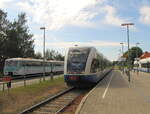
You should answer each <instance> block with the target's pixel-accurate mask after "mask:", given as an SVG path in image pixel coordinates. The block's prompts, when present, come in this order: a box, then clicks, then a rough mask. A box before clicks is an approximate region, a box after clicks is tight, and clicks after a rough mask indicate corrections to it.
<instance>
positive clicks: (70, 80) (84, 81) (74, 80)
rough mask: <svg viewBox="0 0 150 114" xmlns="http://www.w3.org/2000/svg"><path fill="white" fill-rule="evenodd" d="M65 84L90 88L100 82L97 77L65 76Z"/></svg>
mask: <svg viewBox="0 0 150 114" xmlns="http://www.w3.org/2000/svg"><path fill="white" fill-rule="evenodd" d="M64 79H65V82H66V83H67V84H68V85H71V86H88V85H91V84H95V83H97V82H98V81H99V79H100V77H99V76H97V75H64Z"/></svg>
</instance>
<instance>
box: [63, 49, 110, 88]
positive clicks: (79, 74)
mask: <svg viewBox="0 0 150 114" xmlns="http://www.w3.org/2000/svg"><path fill="white" fill-rule="evenodd" d="M110 64H111V63H110V61H108V60H107V59H106V58H104V57H103V55H102V54H100V53H98V51H97V50H96V48H94V47H72V48H69V50H68V52H67V54H66V56H65V61H64V79H65V82H66V83H67V85H68V86H75V87H88V86H92V85H93V84H95V83H97V82H98V81H99V80H100V79H102V78H103V77H104V75H105V74H106V73H108V72H109V71H110V68H108V67H109V66H110Z"/></svg>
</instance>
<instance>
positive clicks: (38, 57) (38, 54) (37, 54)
mask: <svg viewBox="0 0 150 114" xmlns="http://www.w3.org/2000/svg"><path fill="white" fill-rule="evenodd" d="M34 58H35V59H42V54H41V52H36V53H35V55H34Z"/></svg>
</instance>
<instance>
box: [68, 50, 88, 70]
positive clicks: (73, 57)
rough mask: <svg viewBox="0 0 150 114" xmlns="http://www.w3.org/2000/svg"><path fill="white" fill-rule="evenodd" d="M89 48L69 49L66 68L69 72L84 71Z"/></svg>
mask: <svg viewBox="0 0 150 114" xmlns="http://www.w3.org/2000/svg"><path fill="white" fill-rule="evenodd" d="M89 52H90V48H78V49H70V50H69V52H68V60H67V61H68V62H67V63H68V64H67V70H68V72H69V73H74V72H76V73H82V72H84V71H85V66H86V61H87V58H88V55H89Z"/></svg>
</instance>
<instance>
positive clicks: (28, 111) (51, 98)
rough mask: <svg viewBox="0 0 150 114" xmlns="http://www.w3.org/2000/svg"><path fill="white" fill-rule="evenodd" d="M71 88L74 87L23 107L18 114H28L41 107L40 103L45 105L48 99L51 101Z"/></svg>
mask: <svg viewBox="0 0 150 114" xmlns="http://www.w3.org/2000/svg"><path fill="white" fill-rule="evenodd" d="M73 89H74V87H72V88H69V89H67V90H65V91H63V92H60V93H58V94H56V95H54V96H52V97H50V98H48V99H46V100H44V101H41V102H40V103H38V104H35V105H33V106H31V107H29V108H27V109H25V110H24V111H22V112H21V113H20V114H28V113H30V112H32V111H33V110H35V109H38V108H39V107H41V106H42V105H45V104H46V103H48V102H50V101H53V100H55V99H56V98H58V97H60V96H62V95H64V94H66V93H68V92H70V91H72V90H73Z"/></svg>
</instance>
